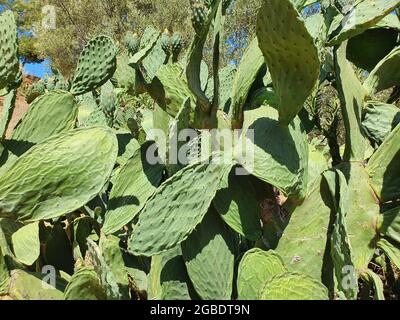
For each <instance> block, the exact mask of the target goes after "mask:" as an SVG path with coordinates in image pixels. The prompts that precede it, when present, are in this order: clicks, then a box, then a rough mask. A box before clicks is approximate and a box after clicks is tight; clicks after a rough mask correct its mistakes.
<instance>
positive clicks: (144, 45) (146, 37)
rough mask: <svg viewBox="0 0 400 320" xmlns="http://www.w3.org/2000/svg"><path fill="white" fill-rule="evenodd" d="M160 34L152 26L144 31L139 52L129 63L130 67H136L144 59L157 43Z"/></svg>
mask: <svg viewBox="0 0 400 320" xmlns="http://www.w3.org/2000/svg"><path fill="white" fill-rule="evenodd" d="M159 38H160V32H159V31H157V30H156V29H155V28H154V27H153V26H149V27H147V28H146V29H145V30H144V33H143V37H142V41H141V44H140V48H139V49H140V50H139V51H138V52H136V53H135V54H134V55H133V56H132V58H131V59H130V61H129V64H130V65H131V66H132V67H136V66H138V65H139V64H140V63H141V62H142V61H143V59H144V58H146V57H147V55H148V54H149V53H150V52H151V50H152V49H153V48H154V46H155V45H156V44H157V43H158V40H159Z"/></svg>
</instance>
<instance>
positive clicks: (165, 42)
mask: <svg viewBox="0 0 400 320" xmlns="http://www.w3.org/2000/svg"><path fill="white" fill-rule="evenodd" d="M161 47H162V49H163V50H164V52H165V53H166V54H167V56H169V55H170V54H171V37H170V34H169V31H168V29H165V31H164V33H163V34H162V36H161Z"/></svg>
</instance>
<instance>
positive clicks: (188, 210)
mask: <svg viewBox="0 0 400 320" xmlns="http://www.w3.org/2000/svg"><path fill="white" fill-rule="evenodd" d="M231 167H232V164H231V165H220V164H216V163H213V162H212V163H210V164H207V163H202V162H200V163H195V164H193V165H191V166H188V167H186V168H185V169H183V170H181V171H179V172H178V173H177V174H175V175H174V176H173V177H171V178H170V179H169V180H167V181H166V182H164V183H163V184H162V185H161V186H160V188H159V189H158V191H157V192H156V193H155V195H154V196H153V197H151V198H150V200H149V201H148V202H147V203H146V206H145V207H144V208H143V211H142V213H141V215H140V217H139V222H138V225H137V226H136V227H135V229H134V231H133V233H132V236H131V238H130V239H129V245H128V250H129V251H130V252H132V253H133V254H136V255H144V256H153V255H158V254H160V253H163V252H166V251H168V250H169V249H172V248H174V247H175V246H177V245H179V244H180V243H182V242H183V241H185V240H186V239H187V238H188V237H189V235H190V234H191V233H192V232H193V231H194V230H195V228H196V226H197V225H199V224H200V223H201V221H202V220H203V218H204V216H205V215H206V213H207V211H208V208H209V207H210V204H211V202H212V200H213V198H214V196H215V193H216V192H217V189H218V187H219V183H220V181H221V179H222V177H223V175H224V173H225V171H226V170H230V168H231ZM194 179H199V180H202V181H203V183H201V184H195V185H193V181H194ZM170 199H174V201H172V202H171V200H170ZM182 204H184V205H182ZM193 214H195V216H194V215H193ZM158 221H164V222H165V224H160V223H158ZM167 221H168V222H167ZM165 225H168V228H165Z"/></svg>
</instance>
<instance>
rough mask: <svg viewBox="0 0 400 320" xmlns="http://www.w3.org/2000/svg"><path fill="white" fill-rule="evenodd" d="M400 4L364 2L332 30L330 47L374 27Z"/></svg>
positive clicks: (391, 0) (393, 0)
mask: <svg viewBox="0 0 400 320" xmlns="http://www.w3.org/2000/svg"><path fill="white" fill-rule="evenodd" d="M399 4H400V1H399V0H364V1H359V2H358V3H357V5H356V6H355V7H354V8H353V9H352V10H350V11H349V12H348V13H347V14H346V15H345V16H344V17H343V20H342V21H341V22H340V24H339V26H338V27H337V28H336V29H333V30H331V32H330V35H329V45H331V46H333V45H338V44H340V43H341V42H343V41H345V40H347V39H350V38H352V37H354V36H356V35H359V34H361V33H363V32H364V31H365V30H367V29H369V28H370V27H372V26H374V25H375V24H376V23H377V22H379V21H380V20H382V19H383V18H384V17H385V16H386V15H388V14H389V13H390V12H392V11H393V10H394V9H396V7H398V6H399Z"/></svg>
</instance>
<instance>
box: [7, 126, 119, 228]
mask: <svg viewBox="0 0 400 320" xmlns="http://www.w3.org/2000/svg"><path fill="white" fill-rule="evenodd" d="M117 147H118V145H117V139H116V136H115V134H114V133H113V132H112V131H111V130H108V129H105V128H100V127H98V128H97V127H94V128H88V129H77V130H74V131H71V132H69V133H66V134H61V135H59V136H55V137H53V138H50V139H49V140H47V141H45V142H43V143H41V144H38V145H36V146H35V147H33V148H32V149H30V150H29V151H28V152H27V153H25V154H24V155H23V156H22V157H21V158H19V159H18V160H17V161H16V162H15V163H14V164H13V166H12V167H11V168H10V169H9V170H8V171H7V172H6V173H5V174H3V175H2V176H1V179H0V181H1V182H0V217H10V218H13V219H16V220H21V221H38V220H43V219H50V218H55V217H59V216H62V215H63V214H67V213H70V212H73V211H74V210H76V209H79V208H80V207H81V206H82V205H84V204H86V203H87V202H88V201H89V200H91V199H92V198H94V197H95V196H96V195H97V194H98V193H99V192H100V190H101V189H102V187H103V185H104V184H105V182H106V181H107V179H108V178H109V177H110V174H111V170H112V168H113V167H114V163H115V161H116V158H117Z"/></svg>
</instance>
